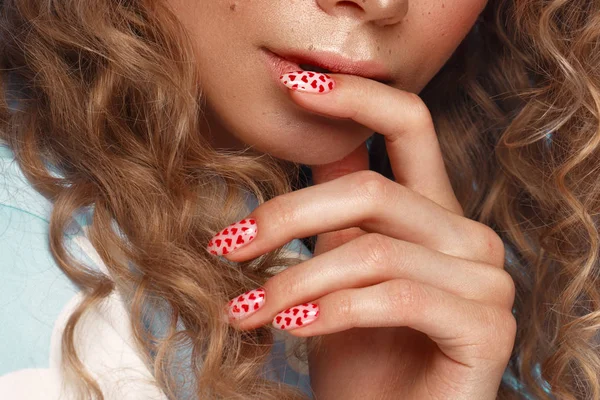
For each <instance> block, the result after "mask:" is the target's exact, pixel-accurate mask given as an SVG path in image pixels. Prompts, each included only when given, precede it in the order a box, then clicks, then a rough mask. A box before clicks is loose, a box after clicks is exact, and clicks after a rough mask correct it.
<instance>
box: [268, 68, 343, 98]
mask: <svg viewBox="0 0 600 400" xmlns="http://www.w3.org/2000/svg"><path fill="white" fill-rule="evenodd" d="M297 77H299V80H296V78H297ZM279 80H280V81H281V83H283V84H284V85H285V86H287V87H288V88H290V89H292V90H298V91H300V92H308V93H327V92H329V91H331V90H333V88H334V87H335V83H334V80H333V78H331V77H330V76H329V75H327V74H324V73H321V72H312V71H296V72H290V73H287V74H283V75H281V76H280V77H279Z"/></svg>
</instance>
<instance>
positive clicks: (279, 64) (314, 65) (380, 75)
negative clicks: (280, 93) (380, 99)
mask: <svg viewBox="0 0 600 400" xmlns="http://www.w3.org/2000/svg"><path fill="white" fill-rule="evenodd" d="M263 50H265V52H266V53H267V57H268V58H269V61H270V63H271V65H272V66H273V67H274V68H275V70H276V73H277V76H280V75H283V74H285V73H288V72H295V71H300V70H302V71H312V72H321V73H326V74H327V73H341V74H350V75H356V76H362V77H364V78H368V79H372V80H375V81H377V82H381V83H383V84H385V85H390V84H391V83H392V82H393V80H392V77H391V74H389V73H388V72H387V70H386V69H385V68H384V67H383V66H382V65H381V64H378V63H375V62H373V61H351V60H348V59H345V58H343V57H341V56H339V55H337V54H334V53H323V52H314V51H312V52H310V53H305V52H295V53H291V52H290V53H284V52H279V51H278V52H275V51H272V50H270V49H266V48H264V49H263Z"/></svg>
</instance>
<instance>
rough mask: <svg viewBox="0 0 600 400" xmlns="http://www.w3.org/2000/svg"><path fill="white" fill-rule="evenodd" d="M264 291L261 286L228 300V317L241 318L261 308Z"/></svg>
mask: <svg viewBox="0 0 600 400" xmlns="http://www.w3.org/2000/svg"><path fill="white" fill-rule="evenodd" d="M264 292H265V290H264V289H263V288H258V289H254V290H250V291H247V292H246V293H244V294H242V295H240V296H238V297H236V298H234V299H231V300H229V302H228V305H229V318H231V319H236V320H238V319H242V318H245V317H247V316H249V315H251V314H252V313H254V312H255V311H256V310H258V309H259V308H261V307H262V306H263V304H265V294H264Z"/></svg>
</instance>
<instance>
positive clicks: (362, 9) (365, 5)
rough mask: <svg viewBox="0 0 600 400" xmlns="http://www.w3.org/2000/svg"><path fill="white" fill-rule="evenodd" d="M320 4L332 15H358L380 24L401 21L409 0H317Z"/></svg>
mask: <svg viewBox="0 0 600 400" xmlns="http://www.w3.org/2000/svg"><path fill="white" fill-rule="evenodd" d="M317 3H319V6H320V7H321V8H322V9H323V10H324V11H325V12H326V13H328V14H332V15H342V14H347V15H358V16H359V18H361V19H362V20H363V21H372V22H373V23H375V24H377V25H379V26H386V25H392V24H396V23H398V22H400V21H401V20H402V18H404V16H405V15H406V13H407V12H408V0H351V1H339V0H317Z"/></svg>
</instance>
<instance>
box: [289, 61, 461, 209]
mask: <svg viewBox="0 0 600 400" xmlns="http://www.w3.org/2000/svg"><path fill="white" fill-rule="evenodd" d="M327 75H328V76H329V77H331V78H333V79H334V80H335V87H334V89H333V90H331V91H330V92H327V93H310V92H302V91H300V90H291V93H290V95H291V97H292V99H293V100H294V101H295V102H296V103H298V104H299V105H301V106H302V107H305V108H307V109H310V110H311V111H314V112H316V113H318V114H324V115H329V116H335V117H342V118H350V119H352V120H354V121H356V122H358V123H360V124H362V125H364V126H367V127H369V128H371V129H373V130H374V131H375V132H377V133H380V134H381V135H383V136H384V138H385V144H386V149H387V153H388V156H389V158H390V164H391V167H392V171H393V173H394V177H395V178H396V182H398V183H400V184H402V185H403V186H406V187H408V188H410V189H411V190H414V191H416V192H418V193H420V194H421V195H423V196H425V197H427V198H429V199H431V200H433V201H434V202H436V203H438V204H439V205H441V206H442V207H444V208H446V209H448V210H450V211H452V212H454V213H457V214H459V215H463V210H462V206H461V205H460V203H459V202H458V199H457V198H456V195H455V194H454V190H453V188H452V185H451V184H450V179H449V178H448V174H447V172H446V167H445V165H444V160H443V157H442V153H441V150H440V145H439V141H438V138H437V134H436V132H435V129H434V125H433V121H432V118H431V114H430V112H429V110H428V109H427V106H426V105H425V104H424V103H423V101H422V100H421V98H420V97H419V96H418V95H416V94H414V93H410V92H407V91H403V90H400V89H396V88H393V87H390V86H387V85H385V84H383V83H381V82H377V81H374V80H371V79H365V78H363V77H359V76H355V75H346V74H333V73H328V74H327Z"/></svg>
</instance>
